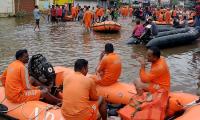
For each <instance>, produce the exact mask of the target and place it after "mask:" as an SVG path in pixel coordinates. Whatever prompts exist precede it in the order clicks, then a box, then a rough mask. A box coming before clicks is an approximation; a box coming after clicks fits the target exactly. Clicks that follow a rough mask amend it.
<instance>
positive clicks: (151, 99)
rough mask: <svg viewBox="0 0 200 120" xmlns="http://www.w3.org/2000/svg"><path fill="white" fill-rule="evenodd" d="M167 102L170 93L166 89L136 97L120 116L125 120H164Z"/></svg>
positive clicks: (120, 111)
mask: <svg viewBox="0 0 200 120" xmlns="http://www.w3.org/2000/svg"><path fill="white" fill-rule="evenodd" d="M167 102H168V92H167V91H166V90H164V89H160V90H158V91H157V92H155V93H153V94H151V93H149V92H145V93H143V95H142V96H134V97H133V98H132V99H131V100H130V103H129V105H126V106H125V107H124V108H122V109H120V110H119V114H120V116H121V117H122V119H125V120H164V118H165V115H166V107H167Z"/></svg>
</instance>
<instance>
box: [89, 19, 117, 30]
mask: <svg viewBox="0 0 200 120" xmlns="http://www.w3.org/2000/svg"><path fill="white" fill-rule="evenodd" d="M92 27H93V30H94V31H96V32H118V31H120V29H121V25H120V24H119V23H117V22H114V21H105V22H100V23H94V24H93V26H92Z"/></svg>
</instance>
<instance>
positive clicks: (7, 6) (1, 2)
mask: <svg viewBox="0 0 200 120" xmlns="http://www.w3.org/2000/svg"><path fill="white" fill-rule="evenodd" d="M14 2H15V1H14V0H0V17H8V16H13V15H14V14H15V3H14Z"/></svg>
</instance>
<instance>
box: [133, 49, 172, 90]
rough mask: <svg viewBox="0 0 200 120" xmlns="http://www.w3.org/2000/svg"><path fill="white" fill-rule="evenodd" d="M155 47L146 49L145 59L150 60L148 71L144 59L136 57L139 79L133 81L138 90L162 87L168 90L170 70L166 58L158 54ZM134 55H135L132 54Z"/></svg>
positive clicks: (158, 51)
mask: <svg viewBox="0 0 200 120" xmlns="http://www.w3.org/2000/svg"><path fill="white" fill-rule="evenodd" d="M160 54H161V53H160V50H159V48H157V47H150V48H148V51H147V60H148V62H151V63H152V64H151V69H150V71H149V72H148V71H147V70H146V69H145V67H146V63H145V59H144V58H143V57H139V58H136V59H137V60H138V62H140V64H141V68H140V80H137V81H134V83H135V85H136V88H137V90H138V92H139V93H140V92H141V91H149V92H155V91H156V90H158V89H160V88H163V89H165V90H167V91H169V90H170V72H169V68H168V65H167V63H166V60H165V59H164V57H162V56H161V55H160ZM132 57H134V58H135V57H136V56H134V55H133V56H132Z"/></svg>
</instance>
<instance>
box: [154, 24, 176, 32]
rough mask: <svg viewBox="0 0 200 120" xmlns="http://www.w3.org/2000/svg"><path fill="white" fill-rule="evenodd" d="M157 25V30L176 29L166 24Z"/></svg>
mask: <svg viewBox="0 0 200 120" xmlns="http://www.w3.org/2000/svg"><path fill="white" fill-rule="evenodd" d="M157 27H158V32H164V31H170V30H174V29H176V28H174V27H171V26H168V25H158V26H157Z"/></svg>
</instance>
